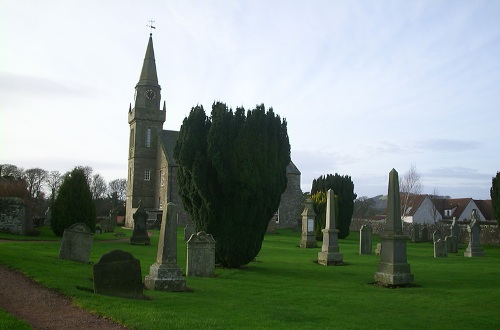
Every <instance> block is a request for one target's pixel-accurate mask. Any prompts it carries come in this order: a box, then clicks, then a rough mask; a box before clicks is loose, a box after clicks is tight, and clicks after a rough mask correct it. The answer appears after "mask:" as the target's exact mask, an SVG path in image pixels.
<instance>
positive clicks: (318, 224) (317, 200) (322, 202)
mask: <svg viewBox="0 0 500 330" xmlns="http://www.w3.org/2000/svg"><path fill="white" fill-rule="evenodd" d="M326 197H327V193H325V192H323V191H318V192H317V193H315V194H314V195H311V199H312V201H313V202H314V204H313V207H314V213H316V219H315V220H316V221H315V222H314V234H315V235H316V240H317V241H322V240H323V231H322V230H323V229H325V227H326V207H327V201H326ZM333 200H334V203H335V220H337V219H338V217H339V196H338V195H334V196H333ZM335 224H337V223H335Z"/></svg>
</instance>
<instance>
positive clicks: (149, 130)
mask: <svg viewBox="0 0 500 330" xmlns="http://www.w3.org/2000/svg"><path fill="white" fill-rule="evenodd" d="M146 147H148V148H149V147H151V127H148V130H147V133H146Z"/></svg>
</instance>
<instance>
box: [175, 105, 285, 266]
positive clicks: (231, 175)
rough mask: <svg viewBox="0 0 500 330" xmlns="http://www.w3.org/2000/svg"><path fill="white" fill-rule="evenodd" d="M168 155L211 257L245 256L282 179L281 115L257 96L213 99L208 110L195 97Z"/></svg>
mask: <svg viewBox="0 0 500 330" xmlns="http://www.w3.org/2000/svg"><path fill="white" fill-rule="evenodd" d="M174 157H175V159H176V161H177V164H178V166H179V167H178V171H177V176H178V183H179V190H180V191H179V194H180V196H181V199H182V202H183V205H184V208H185V209H186V211H187V212H188V213H189V215H190V216H191V219H192V220H193V221H194V222H195V223H196V228H197V230H203V231H206V232H207V233H210V234H212V236H213V237H214V239H215V241H216V242H217V243H216V251H215V256H216V262H217V263H219V264H221V265H222V266H224V267H230V268H236V267H240V266H242V265H245V264H247V263H249V262H250V261H252V260H253V259H254V258H255V257H256V256H257V254H258V253H259V251H260V249H261V247H262V241H263V240H264V235H265V233H266V230H267V225H268V223H269V221H270V219H271V218H272V216H273V215H274V213H275V212H276V211H277V210H278V207H279V203H280V198H281V194H282V193H283V192H284V191H285V189H286V186H287V177H286V167H287V165H288V163H289V162H290V143H289V140H288V133H287V126H286V121H285V120H284V119H283V120H282V119H281V118H280V117H279V116H278V115H276V114H275V113H274V112H273V109H272V108H269V109H268V110H266V108H265V106H264V105H263V104H262V105H258V106H257V107H256V108H255V109H252V110H249V111H245V109H244V108H237V109H236V111H234V112H233V110H232V109H229V108H228V107H227V106H226V105H225V104H224V103H221V102H216V103H214V104H213V105H212V112H211V115H210V117H208V116H207V115H206V113H205V111H204V109H203V107H202V106H200V105H199V106H196V107H194V108H192V109H191V112H190V114H189V116H188V117H186V118H185V119H184V121H183V124H182V126H181V129H180V132H179V138H178V140H177V144H176V146H175V149H174Z"/></svg>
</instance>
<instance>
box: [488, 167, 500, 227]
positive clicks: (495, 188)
mask: <svg viewBox="0 0 500 330" xmlns="http://www.w3.org/2000/svg"><path fill="white" fill-rule="evenodd" d="M490 196H491V205H492V207H493V217H494V218H495V219H497V223H498V225H499V226H500V172H497V175H496V177H493V178H492V179H491V189H490Z"/></svg>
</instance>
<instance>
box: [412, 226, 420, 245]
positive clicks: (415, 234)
mask: <svg viewBox="0 0 500 330" xmlns="http://www.w3.org/2000/svg"><path fill="white" fill-rule="evenodd" d="M411 241H412V242H413V243H418V242H420V225H419V224H418V223H414V224H413V225H412V232H411Z"/></svg>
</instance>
